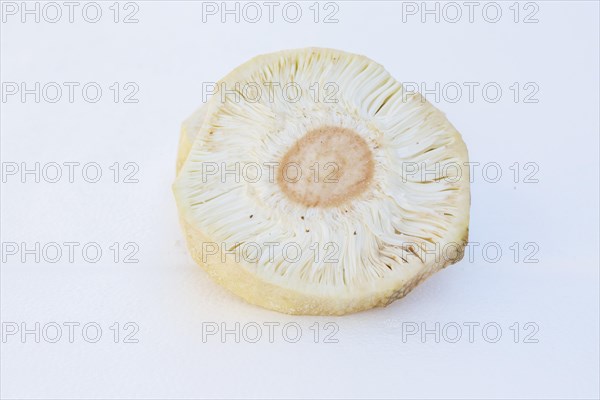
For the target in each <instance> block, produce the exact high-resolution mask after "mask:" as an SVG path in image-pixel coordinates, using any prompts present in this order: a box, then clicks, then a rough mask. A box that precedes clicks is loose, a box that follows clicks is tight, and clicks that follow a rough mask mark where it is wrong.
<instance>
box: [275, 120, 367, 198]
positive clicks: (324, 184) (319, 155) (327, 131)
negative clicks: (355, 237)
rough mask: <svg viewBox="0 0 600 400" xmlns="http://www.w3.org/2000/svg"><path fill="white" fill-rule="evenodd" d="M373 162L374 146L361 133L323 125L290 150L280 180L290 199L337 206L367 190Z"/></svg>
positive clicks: (282, 162)
mask: <svg viewBox="0 0 600 400" xmlns="http://www.w3.org/2000/svg"><path fill="white" fill-rule="evenodd" d="M374 166H375V162H374V160H373V154H372V152H371V149H370V148H369V145H368V144H367V142H366V141H365V140H364V139H363V138H362V137H361V136H360V135H359V134H358V133H356V132H355V131H353V130H351V129H348V128H342V127H338V126H323V127H320V128H317V129H313V130H311V131H309V132H307V133H306V134H305V135H304V136H302V137H301V138H300V139H298V140H297V141H296V143H294V144H293V145H292V146H291V147H290V148H289V149H288V150H287V152H286V153H285V155H284V156H283V158H282V160H281V161H280V163H279V168H278V173H277V184H278V185H279V187H280V189H281V191H282V192H283V193H284V194H285V195H286V197H287V198H288V199H290V200H292V201H294V202H296V203H300V204H302V205H304V206H306V207H337V206H339V205H342V204H344V203H346V202H348V201H350V200H352V199H354V198H356V197H357V196H359V195H361V194H362V193H363V192H365V190H366V189H367V188H368V187H369V185H370V183H371V181H372V180H373V173H374Z"/></svg>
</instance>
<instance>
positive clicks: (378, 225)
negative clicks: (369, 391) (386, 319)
mask: <svg viewBox="0 0 600 400" xmlns="http://www.w3.org/2000/svg"><path fill="white" fill-rule="evenodd" d="M268 82H276V83H279V84H280V85H281V86H284V85H285V84H286V83H288V82H294V83H295V84H296V85H299V86H300V87H302V95H301V96H300V98H299V100H298V101H296V102H290V101H289V97H288V98H286V97H285V96H284V95H283V92H282V91H281V90H273V91H271V93H270V95H271V96H272V97H270V96H267V95H265V93H267V92H266V90H267V89H265V88H268V84H266V85H265V83H268ZM247 83H250V84H254V83H258V84H259V86H260V87H262V88H263V89H264V90H265V91H264V92H263V95H262V96H261V97H260V100H259V101H258V102H256V101H255V99H256V97H255V96H253V97H252V98H249V99H246V98H245V97H244V96H243V95H242V96H240V97H239V98H235V96H233V95H227V96H222V95H221V94H219V93H218V94H216V95H214V96H213V97H212V98H211V100H210V101H209V102H208V103H207V104H206V105H205V106H204V107H203V109H202V110H201V111H198V112H197V113H195V114H194V116H192V117H191V118H190V119H189V120H188V121H187V123H186V124H184V132H182V139H181V143H182V146H181V147H182V148H181V149H180V156H179V158H180V160H181V161H183V160H184V159H185V162H184V163H183V165H182V167H181V170H180V172H179V174H178V177H177V179H176V182H175V185H174V190H175V194H176V198H177V203H178V207H179V209H180V213H181V216H182V219H183V220H184V225H186V226H191V227H193V229H194V230H195V231H197V232H201V237H202V240H210V241H212V242H215V243H226V248H227V249H228V250H230V249H233V248H234V247H238V246H240V245H242V244H244V243H255V244H258V245H259V246H263V249H264V251H262V258H261V259H260V260H259V261H257V262H249V261H248V258H244V257H242V259H241V260H240V261H239V262H234V258H235V257H234V256H229V257H225V258H226V259H227V262H226V263H224V264H227V265H226V266H219V265H218V264H219V263H218V260H217V259H216V258H211V259H210V261H208V262H204V261H206V258H205V257H203V259H202V261H203V262H204V264H206V265H204V266H205V267H207V269H209V272H210V273H211V275H212V276H214V277H215V278H216V279H217V280H219V281H220V283H222V284H224V285H225V286H227V287H229V288H230V289H232V290H233V291H234V292H236V293H237V294H239V295H241V296H242V297H244V298H246V299H247V300H249V301H251V302H254V303H257V304H260V305H263V306H265V307H269V308H273V309H277V310H279V311H284V312H292V313H307V314H340V313H345V312H351V311H357V310H360V309H364V308H369V307H372V306H375V305H382V304H387V303H388V302H389V301H391V300H393V299H395V298H397V297H401V296H402V295H404V294H405V293H406V292H407V291H408V290H410V289H411V288H412V287H413V286H414V285H415V284H416V283H418V281H420V280H422V279H423V278H425V277H426V276H428V275H429V274H430V273H432V272H435V271H436V270H438V269H440V268H442V267H444V266H445V265H447V264H450V263H452V262H455V261H456V259H458V258H460V256H461V255H460V254H458V255H455V256H454V257H453V258H450V259H448V257H447V254H446V255H444V254H443V253H441V250H443V249H444V248H445V247H448V246H449V245H451V244H452V243H455V244H457V245H458V246H457V247H458V248H459V253H460V249H461V248H462V246H463V245H464V243H465V241H466V238H467V229H468V219H469V176H468V171H466V170H465V169H464V168H462V169H457V168H455V167H452V168H445V166H456V165H459V166H464V163H465V162H466V161H468V159H467V152H466V148H465V145H464V143H463V142H462V139H461V138H460V134H459V133H458V132H457V131H456V130H455V128H454V127H453V126H452V125H451V124H450V123H449V122H448V121H447V119H446V118H445V116H444V115H443V114H442V113H441V112H440V111H439V110H437V109H436V108H434V107H433V106H432V105H430V104H429V103H428V102H426V101H423V99H422V97H421V96H420V95H418V94H417V95H410V94H407V93H405V92H404V91H403V88H402V85H401V84H399V83H398V82H396V81H395V80H394V79H393V78H392V77H391V76H390V75H389V74H388V73H387V72H386V71H385V70H384V69H383V67H381V66H380V65H378V64H376V63H374V62H373V61H371V60H369V59H367V58H365V57H362V56H357V55H352V54H347V53H343V52H339V51H335V50H326V49H302V50H294V51H285V52H280V53H275V54H270V55H265V56H261V57H257V58H255V59H253V60H251V61H250V62H248V63H246V64H244V65H242V66H241V67H239V68H237V69H236V70H234V71H233V72H232V73H231V74H229V75H228V76H227V77H226V78H225V79H224V80H223V81H222V84H223V85H224V86H225V87H226V88H227V89H231V88H234V87H235V86H236V84H239V85H240V86H241V87H244V85H245V84H247ZM331 83H334V86H331ZM328 84H329V86H327V85H328ZM315 87H317V88H319V90H318V93H319V98H318V99H315V98H314V97H313V95H314V94H315V91H314V88H315ZM325 87H329V88H332V87H333V88H334V89H335V88H339V90H337V92H336V93H335V95H334V96H333V99H336V100H337V102H335V103H334V102H328V101H327V100H331V99H332V97H331V93H332V92H334V91H335V90H333V91H332V90H331V89H330V90H324V88H325ZM311 88H313V89H311ZM327 126H330V127H340V128H345V129H348V130H350V131H353V132H355V133H357V134H358V135H360V137H362V139H364V141H365V142H366V144H367V145H368V147H369V149H370V151H371V154H372V160H373V164H374V168H373V176H372V180H371V182H370V183H369V185H368V187H367V188H366V189H365V190H364V191H363V192H362V193H360V194H358V195H357V196H355V197H353V198H352V199H350V200H348V201H346V202H342V203H341V204H338V205H335V206H327V207H324V206H310V205H307V204H303V203H302V202H299V201H294V199H292V198H290V196H288V195H286V193H284V192H283V191H282V187H281V185H279V184H278V183H277V182H274V181H273V180H272V179H260V180H258V181H257V182H249V181H248V180H245V179H239V180H236V179H235V178H233V177H231V175H230V176H229V177H228V178H227V177H226V179H223V177H222V175H221V174H220V173H217V174H213V175H208V174H203V173H202V172H203V168H202V167H203V164H204V165H207V163H215V164H213V165H218V166H222V165H226V166H227V167H228V168H231V169H233V168H234V165H235V164H236V163H239V165H240V166H244V165H246V164H249V163H251V164H252V165H254V164H258V165H261V166H264V170H263V175H262V176H263V177H267V176H268V174H269V167H268V166H265V163H271V162H281V160H282V159H283V158H284V156H285V155H286V154H287V153H288V151H289V149H290V148H292V147H293V146H294V144H295V143H296V142H297V141H298V140H300V139H301V138H302V137H304V135H305V134H306V133H307V132H311V131H314V130H317V129H319V128H322V127H327ZM184 137H185V142H184ZM189 143H191V148H189V149H188V148H187V147H186V146H189ZM188 153H189V154H188ZM326 161H327V160H324V162H326ZM407 166H410V168H409V169H407ZM414 166H419V167H420V168H421V169H423V168H429V170H436V169H437V171H445V172H447V173H448V174H450V175H446V176H440V175H439V173H438V174H437V175H436V174H432V173H430V174H429V175H427V174H425V175H424V174H422V173H414V169H413V168H414ZM357 167H359V168H360V165H359V166H357ZM204 171H206V170H204ZM408 171H410V172H411V173H408ZM452 174H454V175H452ZM456 174H461V175H460V176H457V175H456ZM428 178H429V180H428ZM250 216H252V217H250ZM188 240H190V238H188ZM191 240H192V241H194V240H196V241H197V240H199V237H191ZM272 242H277V243H278V246H277V247H275V249H282V248H283V247H284V246H285V245H286V244H287V243H296V244H299V245H300V247H301V248H302V249H303V251H302V252H301V254H300V258H299V259H298V260H297V261H295V262H289V259H288V260H286V259H285V258H284V254H282V252H281V250H279V251H277V250H276V251H275V252H274V254H273V257H271V255H272V254H271V252H270V251H269V249H268V248H267V246H266V245H265V244H266V243H272ZM328 243H333V245H328V246H329V247H328V248H326V245H327V244H328ZM315 244H317V248H318V249H319V251H320V256H319V257H315V250H314V247H315ZM311 246H312V249H311ZM191 247H193V248H194V249H195V251H199V250H198V249H199V248H200V246H199V243H191ZM409 247H410V249H409ZM332 249H333V250H332ZM334 250H335V251H334ZM331 253H335V256H334V257H329V259H327V257H325V256H326V255H327V254H331ZM449 253H452V252H451V251H450V252H449ZM195 256H196V257H197V258H198V254H195ZM219 256H220V255H219ZM219 258H221V257H219ZM332 259H333V261H332ZM328 261H330V262H328ZM219 268H222V271H219ZM235 269H241V271H236V273H235V274H233V273H230V272H227V271H233V270H235ZM237 272H240V274H239V275H238V274H237ZM249 277H251V278H249ZM230 279H238V280H240V279H247V280H249V279H251V280H252V285H253V286H252V287H249V286H248V285H245V284H244V283H243V282H228V280H230ZM263 283H264V284H265V286H264V287H259V288H258V289H260V290H258V291H257V290H256V289H257V288H256V286H257V285H259V286H260V285H262V284H263ZM261 291H262V292H261ZM312 300H314V302H313V301H312ZM309 303H310V304H309ZM319 304H321V305H322V307H321V306H318V305H319Z"/></svg>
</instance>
